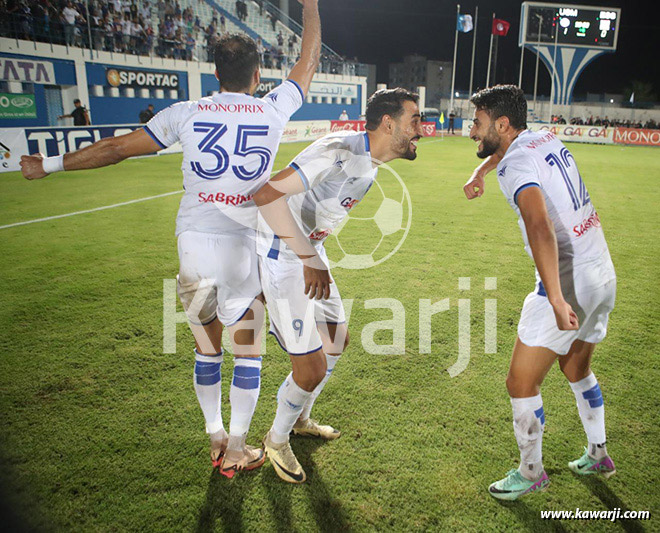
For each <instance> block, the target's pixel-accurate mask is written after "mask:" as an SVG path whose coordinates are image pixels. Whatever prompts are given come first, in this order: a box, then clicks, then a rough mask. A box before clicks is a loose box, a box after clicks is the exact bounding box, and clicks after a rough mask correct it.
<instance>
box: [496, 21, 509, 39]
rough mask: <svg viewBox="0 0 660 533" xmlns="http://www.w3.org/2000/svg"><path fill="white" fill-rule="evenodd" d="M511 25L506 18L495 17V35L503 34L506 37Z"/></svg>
mask: <svg viewBox="0 0 660 533" xmlns="http://www.w3.org/2000/svg"><path fill="white" fill-rule="evenodd" d="M510 27H511V24H509V23H508V22H507V21H506V20H502V19H493V35H501V36H502V37H506V34H507V33H509V28H510Z"/></svg>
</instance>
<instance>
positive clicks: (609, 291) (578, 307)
mask: <svg viewBox="0 0 660 533" xmlns="http://www.w3.org/2000/svg"><path fill="white" fill-rule="evenodd" d="M564 297H565V298H566V301H567V302H568V303H569V304H570V305H571V307H572V308H573V311H575V313H576V314H577V316H578V319H579V321H580V329H578V330H576V331H561V330H560V329H559V328H558V327H557V321H556V319H555V314H554V311H553V310H552V306H551V305H550V302H549V301H548V298H547V297H546V296H545V295H541V294H539V292H538V290H537V291H534V292H532V293H530V294H528V295H527V298H525V303H524V304H523V308H522V312H521V314H520V322H519V323H518V337H520V340H521V341H522V342H523V343H524V344H526V345H527V346H541V347H543V348H548V349H549V350H552V351H553V352H555V353H556V354H558V355H566V354H567V353H568V352H569V350H570V348H571V345H572V344H573V342H574V341H576V340H582V341H585V342H590V343H594V344H597V343H599V342H600V341H602V340H603V339H604V338H605V335H606V333H607V322H608V319H609V316H610V312H611V311H612V309H614V301H615V299H616V278H614V279H611V280H610V281H608V282H607V283H605V284H604V285H601V286H600V287H597V288H592V289H590V290H586V291H583V292H577V293H575V294H572V295H565V296H564Z"/></svg>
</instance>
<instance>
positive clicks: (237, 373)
mask: <svg viewBox="0 0 660 533" xmlns="http://www.w3.org/2000/svg"><path fill="white" fill-rule="evenodd" d="M260 390H261V357H234V379H233V381H232V383H231V389H230V391H229V402H230V403H231V420H230V422H229V435H230V436H231V437H240V436H244V435H245V434H246V433H247V432H248V430H249V429H250V422H252V416H253V415H254V410H255V408H256V407H257V400H258V399H259V391H260ZM231 442H234V439H232V440H231Z"/></svg>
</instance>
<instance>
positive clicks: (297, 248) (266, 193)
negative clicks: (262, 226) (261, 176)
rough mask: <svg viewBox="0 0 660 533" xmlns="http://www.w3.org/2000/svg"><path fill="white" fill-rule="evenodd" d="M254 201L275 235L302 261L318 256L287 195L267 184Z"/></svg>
mask: <svg viewBox="0 0 660 533" xmlns="http://www.w3.org/2000/svg"><path fill="white" fill-rule="evenodd" d="M254 201H255V203H256V204H257V206H258V207H259V212H260V213H261V216H263V217H264V220H265V221H266V224H268V226H269V227H270V229H271V230H272V231H273V233H274V234H275V235H277V236H278V237H279V238H280V239H281V240H282V241H284V242H285V243H286V245H287V246H288V247H289V248H291V250H293V252H294V253H295V254H296V255H297V256H298V257H299V258H300V259H302V260H306V259H309V258H312V257H316V256H317V253H316V250H315V249H314V247H313V246H312V245H311V244H310V242H309V239H308V238H307V237H305V235H304V233H303V232H302V231H301V230H300V226H298V224H297V223H296V221H295V219H294V218H293V213H291V209H290V208H289V204H288V203H287V201H286V196H285V195H283V194H281V193H280V192H279V191H277V190H275V189H273V188H272V187H271V186H270V185H269V184H266V185H264V187H262V188H261V189H260V190H259V191H257V193H256V194H255V195H254Z"/></svg>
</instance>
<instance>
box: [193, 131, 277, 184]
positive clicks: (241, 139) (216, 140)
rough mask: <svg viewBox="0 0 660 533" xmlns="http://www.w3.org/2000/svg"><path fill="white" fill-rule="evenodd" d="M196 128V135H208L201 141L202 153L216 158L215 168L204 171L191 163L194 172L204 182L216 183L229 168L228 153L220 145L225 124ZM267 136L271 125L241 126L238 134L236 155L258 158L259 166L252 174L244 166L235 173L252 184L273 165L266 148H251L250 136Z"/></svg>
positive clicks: (197, 163)
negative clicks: (211, 181)
mask: <svg viewBox="0 0 660 533" xmlns="http://www.w3.org/2000/svg"><path fill="white" fill-rule="evenodd" d="M193 129H194V131H195V132H196V133H206V135H205V136H204V138H203V139H202V141H201V142H200V143H199V144H198V145H197V147H198V148H199V151H200V152H202V153H204V154H211V155H212V156H213V157H215V160H216V162H215V163H216V164H215V168H203V167H202V165H201V163H199V162H198V161H191V163H190V167H191V169H192V171H193V172H194V173H195V174H197V175H198V176H199V177H200V178H204V179H205V180H216V179H218V178H220V177H221V176H222V175H223V174H224V173H225V172H227V169H228V168H229V154H228V153H227V150H225V149H224V148H223V146H222V145H221V144H220V139H221V138H222V136H223V135H225V134H226V133H227V125H226V124H216V123H213V122H195V123H194V124H193ZM267 135H268V126H256V125H242V126H238V131H237V133H236V145H235V146H234V153H233V155H236V156H242V157H248V156H251V155H256V156H257V157H258V158H259V166H258V167H257V168H256V169H255V170H252V171H249V170H248V169H246V168H245V166H243V165H240V166H239V165H232V167H231V168H232V171H233V172H234V174H235V175H236V177H237V178H239V179H241V180H244V181H249V180H253V179H255V178H258V177H259V176H261V175H262V174H263V173H264V172H265V171H266V169H267V168H268V164H269V163H270V160H271V157H272V153H271V151H270V150H269V149H268V148H266V147H264V146H249V147H248V143H249V141H250V137H265V136H267Z"/></svg>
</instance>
